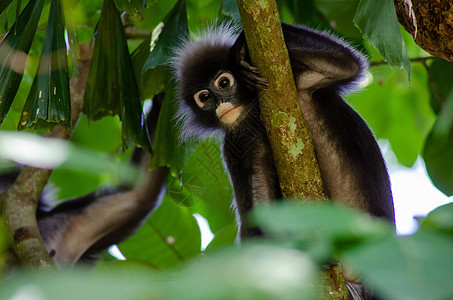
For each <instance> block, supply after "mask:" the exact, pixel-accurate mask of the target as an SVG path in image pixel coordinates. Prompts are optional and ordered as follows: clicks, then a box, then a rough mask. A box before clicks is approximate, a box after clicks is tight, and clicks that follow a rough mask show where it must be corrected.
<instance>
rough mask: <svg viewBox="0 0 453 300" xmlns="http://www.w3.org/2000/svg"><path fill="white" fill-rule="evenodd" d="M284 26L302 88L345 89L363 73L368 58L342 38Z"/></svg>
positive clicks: (297, 79)
mask: <svg viewBox="0 0 453 300" xmlns="http://www.w3.org/2000/svg"><path fill="white" fill-rule="evenodd" d="M282 30H283V35H284V38H285V42H286V46H287V48H288V52H289V57H290V61H291V67H292V69H293V73H294V78H295V79H296V84H297V88H298V90H306V91H308V92H313V91H315V90H318V89H321V88H326V87H329V88H334V89H336V90H337V91H339V92H342V91H343V89H348V88H351V87H352V85H354V84H355V83H357V81H359V80H360V79H361V78H362V77H363V74H364V71H365V70H366V68H367V66H368V64H367V62H366V60H365V59H364V58H363V56H362V55H361V54H360V53H358V52H357V51H356V50H354V49H353V48H352V47H351V46H349V45H348V44H346V43H345V42H343V41H342V40H340V39H338V38H336V37H333V36H330V35H328V34H327V33H323V32H318V31H314V30H312V29H309V28H306V27H300V26H292V25H289V24H286V23H282Z"/></svg>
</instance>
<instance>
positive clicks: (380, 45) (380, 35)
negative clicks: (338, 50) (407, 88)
mask: <svg viewBox="0 0 453 300" xmlns="http://www.w3.org/2000/svg"><path fill="white" fill-rule="evenodd" d="M354 24H355V25H356V26H357V27H358V28H359V29H360V31H361V32H362V34H363V35H364V36H365V37H366V38H367V39H368V40H369V41H370V43H371V44H373V45H374V46H375V47H376V49H377V50H378V51H379V52H380V53H381V55H382V56H383V57H384V58H385V59H386V60H387V61H388V62H389V63H390V65H392V66H394V67H398V68H404V69H405V70H406V72H407V76H408V78H409V80H410V78H411V62H410V60H409V55H408V53H407V49H406V47H405V46H404V42H403V37H402V36H401V32H400V29H399V25H398V19H397V17H396V11H395V6H394V3H393V1H392V0H380V1H375V0H360V3H359V6H358V8H357V12H356V15H355V17H354Z"/></svg>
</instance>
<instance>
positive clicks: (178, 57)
mask: <svg viewBox="0 0 453 300" xmlns="http://www.w3.org/2000/svg"><path fill="white" fill-rule="evenodd" d="M236 32H237V30H236V29H235V28H234V27H233V26H231V24H228V23H226V24H221V25H218V26H211V27H209V28H208V29H206V30H205V31H203V32H202V33H201V34H200V35H199V37H198V38H196V39H193V40H191V39H185V40H183V41H182V42H181V44H180V46H179V47H178V48H176V49H175V50H174V59H173V61H172V63H171V67H172V69H173V75H174V77H175V79H176V81H177V83H178V87H177V98H178V112H177V118H178V121H179V123H180V124H181V139H182V140H187V139H191V138H195V139H205V138H209V137H214V136H219V135H221V134H222V131H221V130H220V128H219V127H218V126H215V125H214V124H216V122H217V120H211V123H212V124H213V125H212V126H210V120H199V119H198V115H197V114H195V113H194V112H193V110H197V109H198V108H197V107H196V105H195V102H194V100H193V94H194V93H195V92H197V91H198V90H200V89H202V88H204V87H205V85H206V83H207V82H208V81H209V80H210V79H212V78H213V76H214V75H215V74H216V73H217V72H218V71H219V70H222V69H228V68H229V67H230V66H229V65H230V62H229V51H230V49H231V47H232V46H233V44H234V42H235V41H236V38H237V35H238V34H237V33H236Z"/></svg>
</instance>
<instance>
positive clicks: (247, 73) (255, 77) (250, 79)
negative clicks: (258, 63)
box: [240, 59, 269, 90]
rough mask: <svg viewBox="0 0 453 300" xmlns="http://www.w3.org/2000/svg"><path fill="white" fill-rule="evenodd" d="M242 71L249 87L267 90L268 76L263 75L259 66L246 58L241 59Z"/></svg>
mask: <svg viewBox="0 0 453 300" xmlns="http://www.w3.org/2000/svg"><path fill="white" fill-rule="evenodd" d="M240 73H241V76H242V78H243V79H244V81H245V83H246V84H247V86H248V87H251V88H253V89H257V90H265V89H266V88H267V86H268V82H269V81H268V80H267V78H264V77H261V76H260V72H259V70H258V68H257V67H255V66H252V65H251V64H249V63H248V62H247V61H246V60H245V59H241V60H240Z"/></svg>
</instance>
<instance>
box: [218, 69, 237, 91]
mask: <svg viewBox="0 0 453 300" xmlns="http://www.w3.org/2000/svg"><path fill="white" fill-rule="evenodd" d="M233 84H234V77H233V75H231V74H230V73H222V74H220V76H219V77H217V79H216V80H215V82H214V85H215V86H216V87H217V88H218V89H224V88H227V87H230V86H233Z"/></svg>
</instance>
